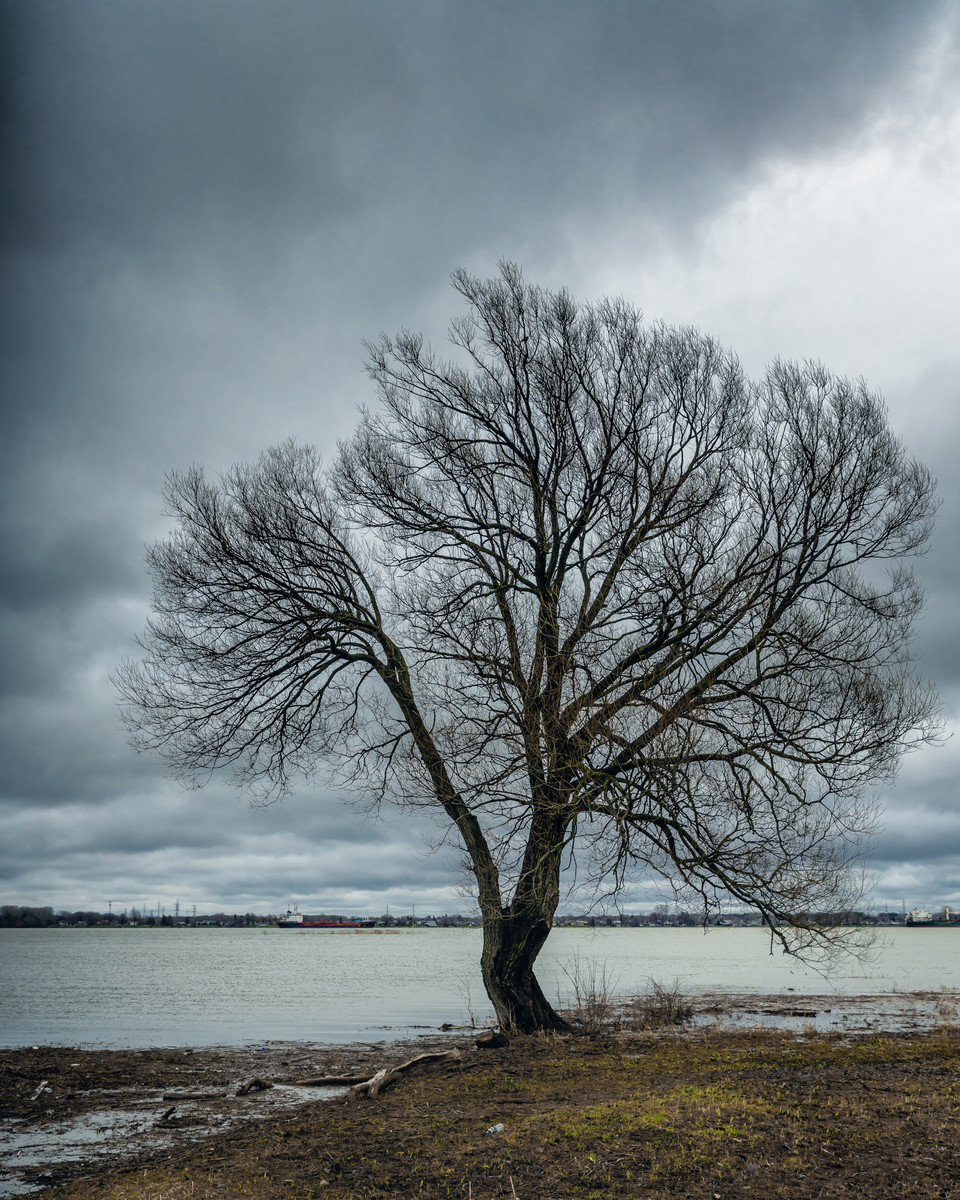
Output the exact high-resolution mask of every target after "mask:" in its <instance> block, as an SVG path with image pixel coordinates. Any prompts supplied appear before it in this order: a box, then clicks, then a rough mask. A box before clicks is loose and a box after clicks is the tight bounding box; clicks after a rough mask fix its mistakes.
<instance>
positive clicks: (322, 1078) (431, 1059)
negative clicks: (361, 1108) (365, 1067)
mask: <svg viewBox="0 0 960 1200" xmlns="http://www.w3.org/2000/svg"><path fill="white" fill-rule="evenodd" d="M461 1057H462V1056H461V1054H460V1051H459V1050H438V1051H436V1052H434V1053H431V1054H418V1055H417V1056H416V1058H411V1059H408V1060H407V1062H405V1063H400V1064H399V1065H398V1066H396V1067H383V1068H382V1069H381V1070H379V1071H377V1072H376V1074H375V1075H372V1076H370V1077H369V1078H368V1077H367V1076H366V1075H318V1076H316V1077H314V1078H311V1079H296V1080H294V1084H295V1086H297V1087H348V1088H349V1089H350V1091H349V1092H348V1093H347V1097H348V1099H351V1100H353V1099H356V1098H357V1097H358V1096H371V1097H372V1096H378V1095H379V1094H380V1092H382V1091H383V1090H384V1089H385V1088H388V1087H389V1086H390V1085H391V1084H392V1083H396V1081H397V1080H398V1079H399V1078H400V1077H401V1076H402V1075H405V1074H406V1073H407V1072H408V1071H410V1070H412V1069H413V1068H414V1067H416V1066H426V1065H427V1063H440V1062H460V1060H461Z"/></svg>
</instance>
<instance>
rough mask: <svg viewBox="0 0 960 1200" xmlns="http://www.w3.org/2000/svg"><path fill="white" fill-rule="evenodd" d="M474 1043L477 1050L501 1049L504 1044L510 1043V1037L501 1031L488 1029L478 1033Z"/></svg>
mask: <svg viewBox="0 0 960 1200" xmlns="http://www.w3.org/2000/svg"><path fill="white" fill-rule="evenodd" d="M475 1044H476V1046H477V1049H478V1050H502V1049H503V1047H504V1046H509V1045H510V1039H509V1038H507V1037H506V1036H505V1035H504V1034H502V1033H497V1031H496V1030H495V1029H488V1030H486V1031H485V1032H484V1033H481V1034H478V1036H477V1040H476V1043H475Z"/></svg>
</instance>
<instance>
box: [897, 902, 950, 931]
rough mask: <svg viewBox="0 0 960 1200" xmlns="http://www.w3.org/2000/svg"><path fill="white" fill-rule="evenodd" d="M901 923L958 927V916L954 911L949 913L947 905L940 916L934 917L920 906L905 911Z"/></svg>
mask: <svg viewBox="0 0 960 1200" xmlns="http://www.w3.org/2000/svg"><path fill="white" fill-rule="evenodd" d="M903 923H904V925H907V926H917V925H927V926H930V925H933V926H939V927H941V928H942V927H943V926H944V925H949V926H951V927H954V926H955V927H956V928H957V929H960V918H958V917H957V914H956V913H951V911H950V908H949V906H946V907H944V910H943V916H942V917H935V916H934V915H933V913H929V912H925V911H924V910H923V909H922V908H915V909H914V910H913V911H912V912H909V913H907V915H906V917H905V918H904V922H903Z"/></svg>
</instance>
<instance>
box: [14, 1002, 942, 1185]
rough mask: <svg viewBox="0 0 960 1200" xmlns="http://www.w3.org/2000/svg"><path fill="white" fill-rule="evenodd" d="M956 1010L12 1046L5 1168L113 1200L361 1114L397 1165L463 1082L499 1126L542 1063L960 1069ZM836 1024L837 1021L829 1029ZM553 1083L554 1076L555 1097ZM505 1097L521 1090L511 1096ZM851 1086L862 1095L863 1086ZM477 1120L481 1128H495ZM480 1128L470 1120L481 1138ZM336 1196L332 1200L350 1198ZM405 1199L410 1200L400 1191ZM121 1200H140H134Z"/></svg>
mask: <svg viewBox="0 0 960 1200" xmlns="http://www.w3.org/2000/svg"><path fill="white" fill-rule="evenodd" d="M701 1000H702V1001H703V1002H702V1003H701V1002H700V1001H701ZM814 1001H816V1003H814ZM957 1001H958V997H957V995H956V993H936V994H932V993H912V994H911V993H899V994H896V995H895V996H891V995H889V994H882V995H865V996H860V997H847V996H843V997H838V996H835V995H823V996H820V997H811V996H807V995H797V994H791V993H785V994H780V995H776V996H771V995H766V994H762V995H761V994H743V993H740V994H738V995H736V996H729V995H720V994H717V993H714V994H712V995H711V996H709V997H703V998H698V1003H697V1005H696V1012H695V1014H694V1016H693V1018H692V1019H691V1020H690V1021H689V1022H688V1023H687V1024H685V1025H684V1026H682V1027H676V1026H671V1027H668V1028H666V1029H643V1030H639V1029H636V1028H631V1027H630V1009H629V1005H625V1006H624V1007H623V1008H622V1009H621V1010H620V1012H619V1014H618V1017H617V1020H618V1021H619V1023H620V1025H621V1028H620V1029H619V1030H612V1029H611V1030H608V1031H606V1032H604V1031H601V1032H600V1033H599V1035H598V1036H595V1037H593V1038H585V1037H575V1038H570V1037H564V1038H557V1037H545V1038H525V1039H516V1040H515V1041H514V1043H513V1044H512V1045H511V1046H510V1047H509V1048H508V1049H507V1050H505V1051H494V1052H491V1051H483V1050H477V1049H476V1048H475V1046H474V1042H475V1038H476V1035H477V1033H478V1032H479V1029H452V1028H451V1029H446V1030H440V1029H433V1030H430V1031H429V1032H425V1033H421V1034H418V1035H416V1036H414V1037H409V1038H404V1039H395V1040H379V1041H363V1042H352V1043H313V1042H304V1041H290V1042H279V1041H276V1042H267V1043H263V1044H261V1045H246V1046H229V1045H219V1046H217V1045H214V1046H196V1047H178V1048H174V1047H166V1048H163V1047H160V1048H158V1047H154V1048H139V1049H105V1048H89V1047H77V1046H38V1047H36V1048H28V1047H20V1048H7V1049H3V1050H0V1153H2V1160H3V1169H2V1173H0V1196H17V1195H27V1194H31V1192H32V1191H33V1190H34V1189H36V1188H37V1187H40V1188H42V1189H46V1188H49V1187H52V1186H54V1185H60V1184H62V1185H68V1184H69V1185H71V1186H72V1187H73V1188H74V1189H79V1190H73V1191H69V1194H70V1195H71V1196H85V1195H89V1196H91V1197H92V1196H94V1195H98V1196H99V1195H100V1192H99V1191H95V1190H90V1191H88V1192H85V1191H84V1188H86V1187H87V1186H88V1185H87V1184H84V1183H83V1182H81V1181H82V1180H83V1179H88V1180H90V1183H89V1187H90V1188H95V1187H97V1188H98V1187H99V1186H100V1184H99V1183H98V1182H97V1181H102V1180H103V1179H106V1178H110V1179H113V1178H114V1177H115V1176H116V1177H117V1178H120V1175H124V1173H127V1174H129V1172H131V1171H134V1170H136V1171H141V1172H142V1171H148V1172H149V1171H151V1170H158V1171H160V1173H161V1174H163V1173H164V1172H165V1171H166V1172H168V1171H169V1170H173V1168H172V1167H168V1166H166V1165H164V1164H169V1163H183V1162H187V1161H191V1162H192V1161H197V1162H201V1161H205V1159H206V1158H208V1157H209V1156H210V1155H211V1154H213V1155H215V1156H219V1157H220V1158H222V1157H223V1156H224V1155H226V1159H227V1160H229V1161H234V1160H235V1162H234V1166H237V1169H239V1166H238V1164H240V1163H241V1162H242V1161H243V1156H244V1155H245V1154H246V1153H247V1150H246V1149H245V1147H247V1146H248V1145H250V1144H253V1143H254V1142H256V1140H257V1138H258V1137H260V1136H261V1135H262V1136H266V1133H267V1131H268V1130H269V1129H279V1128H280V1127H281V1126H283V1127H285V1126H286V1125H287V1124H289V1123H291V1122H292V1123H293V1125H295V1126H296V1125H297V1123H298V1122H299V1123H300V1126H303V1127H304V1128H306V1127H309V1128H311V1129H314V1130H315V1132H316V1134H317V1136H321V1135H322V1137H323V1138H327V1137H328V1135H330V1130H329V1129H328V1126H329V1125H330V1122H331V1121H332V1122H334V1124H335V1123H336V1122H337V1121H339V1120H341V1119H348V1118H349V1120H350V1121H352V1120H353V1119H354V1115H357V1114H359V1115H362V1116H363V1117H364V1119H365V1120H369V1121H370V1122H373V1125H372V1126H371V1129H374V1132H373V1133H371V1134H370V1137H372V1138H373V1139H374V1141H377V1143H378V1153H382V1154H383V1155H388V1154H390V1153H392V1151H391V1150H390V1148H389V1146H386V1145H382V1144H380V1143H379V1139H380V1138H381V1137H385V1136H387V1133H386V1132H385V1131H384V1130H381V1129H380V1128H379V1126H377V1122H378V1121H382V1120H386V1119H387V1117H388V1116H389V1119H390V1120H391V1121H392V1120H394V1119H395V1118H397V1116H398V1114H404V1113H405V1114H406V1117H407V1118H409V1115H410V1106H411V1104H412V1105H413V1108H414V1109H416V1110H418V1111H421V1113H422V1112H423V1105H424V1103H428V1104H430V1105H432V1112H431V1119H432V1120H441V1119H442V1120H448V1119H449V1120H452V1119H454V1117H455V1116H456V1114H460V1116H461V1118H462V1115H463V1113H464V1112H465V1111H468V1110H469V1109H470V1105H469V1104H466V1102H465V1100H464V1096H463V1094H462V1091H461V1090H460V1089H459V1087H457V1086H455V1078H456V1077H458V1076H462V1077H463V1078H466V1079H467V1080H468V1082H469V1083H470V1085H471V1087H472V1086H474V1085H475V1084H477V1083H478V1081H480V1080H482V1081H484V1083H483V1086H482V1087H481V1089H480V1092H479V1093H478V1094H477V1096H475V1097H473V1100H472V1103H473V1106H474V1107H476V1106H477V1104H480V1106H481V1108H483V1103H484V1102H485V1101H486V1100H487V1099H488V1100H489V1114H490V1115H491V1116H492V1117H497V1119H498V1120H499V1117H500V1116H502V1115H503V1114H504V1112H506V1113H518V1112H519V1111H520V1110H519V1108H517V1107H516V1104H515V1098H514V1095H513V1088H514V1086H515V1085H514V1083H511V1082H510V1081H511V1079H516V1078H519V1077H529V1078H530V1079H535V1078H536V1076H537V1075H538V1074H539V1073H540V1072H541V1070H542V1067H541V1065H540V1064H543V1063H544V1062H545V1061H547V1060H549V1061H550V1062H551V1063H552V1065H553V1068H554V1071H553V1073H554V1074H555V1075H557V1076H558V1077H560V1076H562V1075H563V1074H564V1073H565V1072H568V1071H569V1070H571V1069H572V1065H577V1064H579V1066H578V1069H580V1067H581V1066H582V1067H583V1070H584V1071H586V1072H587V1074H588V1075H589V1073H590V1070H592V1069H593V1066H595V1065H596V1064H593V1066H591V1064H592V1063H593V1059H592V1058H591V1056H594V1057H597V1056H598V1055H599V1054H600V1048H605V1049H603V1053H604V1054H607V1056H608V1057H609V1056H611V1055H612V1056H614V1057H616V1058H617V1061H618V1063H619V1064H620V1065H619V1067H618V1069H617V1070H618V1074H616V1075H615V1076H609V1075H605V1076H604V1080H605V1083H604V1086H605V1088H607V1089H609V1088H615V1087H616V1086H618V1085H619V1080H620V1076H621V1075H622V1074H623V1071H624V1065H626V1067H627V1068H628V1069H629V1068H631V1064H632V1063H634V1062H635V1061H638V1062H642V1061H644V1060H645V1059H647V1058H650V1059H654V1058H657V1057H658V1056H660V1057H664V1056H665V1057H667V1058H670V1056H671V1055H672V1056H673V1057H675V1058H679V1059H685V1057H686V1058H691V1063H689V1064H688V1066H687V1068H686V1069H688V1070H691V1071H692V1070H694V1069H695V1065H694V1064H693V1062H692V1059H696V1058H697V1056H702V1055H703V1054H704V1053H705V1051H706V1050H710V1054H712V1055H713V1056H714V1057H716V1056H718V1055H719V1056H720V1057H724V1056H729V1055H733V1056H734V1057H737V1056H739V1058H738V1061H739V1059H740V1058H743V1057H744V1056H747V1057H749V1055H750V1054H761V1055H763V1054H768V1055H771V1056H772V1061H773V1062H774V1063H775V1064H777V1065H779V1064H780V1063H781V1062H782V1061H783V1056H784V1055H785V1054H788V1053H792V1052H793V1048H797V1049H798V1051H804V1052H805V1049H806V1048H810V1049H811V1050H812V1049H814V1048H817V1047H819V1048H820V1050H819V1051H818V1053H819V1054H820V1057H821V1058H822V1057H823V1055H824V1054H829V1055H832V1056H834V1057H836V1058H838V1059H840V1060H842V1059H843V1058H844V1056H847V1058H850V1057H851V1056H852V1060H851V1061H857V1055H858V1054H859V1053H860V1049H861V1048H863V1047H870V1046H873V1045H874V1044H875V1043H880V1044H882V1043H884V1042H885V1041H886V1042H889V1044H890V1045H892V1046H897V1045H899V1046H911V1047H914V1049H915V1050H916V1053H917V1054H918V1055H921V1057H922V1053H921V1051H922V1047H923V1046H924V1045H926V1044H929V1045H931V1046H935V1045H939V1042H940V1041H942V1040H943V1038H945V1037H947V1038H951V1037H952V1038H953V1041H952V1042H951V1043H950V1045H951V1047H952V1048H951V1051H950V1053H951V1054H952V1055H953V1061H954V1064H956V1061H957V1059H958V1057H960V1035H958V1034H957V1025H956V1022H957ZM826 1021H829V1022H831V1024H829V1025H827V1026H823V1023H824V1022H826ZM818 1022H819V1023H820V1026H818ZM821 1026H822V1027H821ZM881 1034H882V1035H883V1036H880V1035H881ZM451 1048H457V1049H460V1050H461V1052H462V1055H463V1059H464V1063H463V1065H462V1066H458V1067H457V1068H450V1069H449V1070H447V1069H436V1070H431V1069H427V1070H424V1072H423V1073H422V1075H421V1074H420V1073H415V1074H412V1075H411V1076H410V1077H409V1078H405V1079H404V1080H403V1081H401V1083H399V1084H398V1085H397V1086H396V1088H395V1089H393V1090H391V1091H390V1092H388V1093H386V1094H385V1095H384V1096H383V1097H379V1098H377V1099H376V1100H373V1101H359V1102H353V1103H351V1104H350V1105H348V1106H347V1107H346V1108H345V1107H344V1101H343V1097H344V1096H345V1093H346V1089H345V1088H340V1089H332V1088H330V1089H317V1088H304V1087H298V1086H297V1083H296V1081H297V1080H299V1079H303V1078H305V1077H307V1076H316V1075H332V1074H347V1073H354V1072H368V1073H369V1075H372V1074H373V1073H374V1072H375V1071H377V1070H379V1069H381V1068H383V1067H389V1066H393V1065H396V1064H398V1063H399V1062H401V1061H403V1060H404V1059H407V1058H409V1057H411V1055H415V1054H417V1053H423V1052H427V1051H434V1050H447V1049H451ZM918 1048H919V1049H918ZM691 1056H692V1057H691ZM708 1057H709V1055H708ZM698 1061H699V1060H698ZM583 1064H586V1066H583ZM696 1069H697V1070H702V1069H703V1068H701V1067H697V1068H696ZM604 1070H605V1071H607V1068H606V1067H604ZM709 1070H710V1071H713V1070H714V1068H713V1067H709ZM518 1071H520V1076H519V1077H518V1076H517V1072H518ZM464 1073H465V1074H464ZM955 1077H956V1069H955V1067H954V1078H955ZM250 1079H259V1080H262V1081H263V1082H264V1083H267V1084H269V1085H270V1086H269V1087H266V1088H264V1089H263V1090H254V1091H252V1092H248V1093H247V1094H246V1095H243V1096H238V1095H237V1094H236V1093H237V1090H238V1087H239V1086H240V1085H241V1084H242V1083H243V1082H244V1081H246V1080H250ZM549 1085H550V1081H549V1080H547V1081H546V1086H548V1087H549ZM531 1086H532V1085H531ZM584 1086H585V1087H586V1085H584ZM590 1086H594V1085H593V1084H592V1083H591V1085H590ZM691 1086H692V1085H691ZM697 1086H699V1085H697ZM842 1086H847V1085H846V1084H845V1083H844V1084H842ZM855 1086H856V1088H857V1089H861V1088H862V1086H863V1085H862V1084H861V1083H860V1082H857V1083H856V1085H855ZM445 1087H446V1088H447V1089H448V1091H446V1092H445V1091H444V1090H443V1089H444V1088H445ZM503 1087H507V1089H508V1090H507V1092H506V1093H505V1094H500V1092H501V1091H502V1088H503ZM850 1087H854V1083H853V1082H852V1081H851V1082H850ZM430 1089H434V1092H435V1093H436V1094H433V1095H432V1098H431V1099H430V1100H429V1101H426V1102H425V1101H424V1096H425V1095H427V1094H430ZM484 1089H486V1092H485V1091H484ZM534 1090H535V1089H534ZM487 1092H489V1097H487ZM585 1094H586V1093H585ZM498 1095H499V1099H498V1098H497V1097H498ZM857 1095H859V1091H858V1092H857ZM324 1101H327V1102H328V1103H323V1102H324ZM318 1102H319V1105H318ZM579 1102H580V1098H578V1096H577V1094H576V1093H575V1092H574V1093H571V1094H570V1095H569V1096H568V1095H567V1094H566V1093H565V1092H561V1095H560V1099H559V1100H550V1102H549V1104H550V1105H553V1106H554V1107H555V1106H557V1105H560V1106H561V1107H562V1106H563V1105H564V1104H568V1105H573V1107H574V1108H575V1109H576V1108H577V1106H578V1104H579ZM957 1102H960V1096H958V1097H957V1099H956V1101H955V1103H957ZM543 1104H544V1101H543V1099H542V1098H541V1097H540V1096H539V1094H537V1097H536V1098H535V1099H534V1100H532V1101H531V1105H530V1119H531V1120H532V1119H533V1118H534V1117H535V1116H536V1114H537V1113H542V1112H544V1111H547V1110H546V1109H544V1107H543ZM504 1106H506V1107H504ZM548 1107H549V1106H548ZM483 1111H487V1110H486V1109H485V1108H483ZM444 1114H446V1115H444ZM498 1114H499V1116H498ZM405 1119H406V1118H405ZM951 1119H952V1118H951ZM477 1120H478V1121H479V1122H480V1123H481V1124H482V1121H483V1120H486V1117H484V1116H481V1117H478V1118H477ZM304 1122H306V1125H305V1126H304V1125H303V1123H304ZM489 1123H490V1124H491V1125H493V1124H495V1123H496V1121H494V1120H493V1119H491V1120H490V1122H489ZM474 1124H476V1122H472V1123H471V1126H470V1127H471V1129H472V1128H473V1125H474ZM298 1127H299V1126H298ZM374 1127H375V1128H374ZM391 1128H393V1126H391ZM484 1128H486V1127H484ZM951 1128H952V1129H953V1132H954V1134H956V1133H957V1131H958V1130H960V1125H958V1123H957V1122H955V1121H954V1122H953V1125H952V1127H951ZM377 1130H379V1131H377ZM481 1132H482V1131H481ZM284 1136H285V1135H284ZM598 1136H599V1137H600V1140H601V1142H602V1141H603V1137H604V1136H605V1135H604V1134H602V1133H598ZM483 1145H486V1143H483ZM544 1153H546V1150H544ZM958 1157H960V1147H958ZM204 1169H206V1168H204ZM117 1172H119V1173H120V1175H117ZM68 1190H69V1189H68ZM186 1194H187V1193H186V1192H184V1195H186ZM191 1194H192V1193H191ZM220 1194H221V1195H222V1194H223V1192H222V1191H221V1192H220ZM227 1194H228V1195H229V1194H232V1193H230V1192H229V1191H228V1192H227ZM238 1194H239V1193H238ZM256 1194H257V1195H259V1193H256ZM262 1194H263V1195H264V1196H267V1195H273V1194H274V1193H273V1192H270V1191H266V1192H263V1193H262ZM276 1194H277V1195H280V1194H283V1195H286V1194H287V1193H285V1192H283V1193H281V1192H277V1193H276ZM310 1194H313V1193H310ZM324 1194H325V1195H327V1196H329V1197H331V1198H332V1197H333V1196H334V1195H335V1194H338V1193H333V1192H328V1191H325V1193H324ZM353 1194H354V1193H352V1192H346V1193H344V1195H350V1196H352V1195H353ZM356 1194H357V1195H361V1194H363V1195H366V1194H367V1193H360V1192H357V1193H356ZM369 1194H370V1195H371V1196H373V1195H380V1194H381V1193H379V1192H370V1193H369ZM382 1194H384V1195H392V1194H393V1193H391V1192H389V1191H388V1192H384V1193H382ZM396 1194H397V1195H402V1194H403V1192H402V1191H400V1190H398V1191H397V1193H396ZM438 1194H443V1193H438ZM472 1194H473V1195H474V1196H476V1197H478V1200H479V1198H480V1197H482V1196H484V1195H485V1193H483V1192H482V1191H480V1192H478V1191H476V1190H474V1191H473V1193H472ZM500 1194H502V1195H505V1196H509V1195H510V1192H509V1191H503V1192H490V1193H489V1195H490V1196H493V1195H500ZM565 1194H566V1193H557V1195H565ZM670 1194H671V1193H669V1192H664V1193H663V1195H665V1196H666V1195H670ZM791 1194H794V1193H791ZM795 1194H797V1195H802V1194H803V1193H802V1192H797V1193H795ZM824 1194H825V1195H828V1194H830V1193H824ZM867 1194H869V1193H867ZM917 1194H918V1195H920V1194H923V1193H917ZM117 1195H118V1196H120V1195H126V1193H124V1192H122V1191H121V1192H118V1193H117ZM130 1195H131V1196H136V1197H138V1200H139V1197H140V1196H143V1197H146V1196H147V1195H148V1193H147V1192H141V1193H138V1192H130ZM530 1195H533V1196H536V1195H537V1193H530V1192H529V1191H528V1192H527V1193H521V1196H522V1200H528V1196H530ZM545 1195H550V1194H549V1193H545ZM723 1195H724V1198H725V1200H726V1196H727V1193H726V1192H724V1193H723ZM158 1196H159V1193H158ZM163 1196H164V1200H174V1198H175V1193H173V1192H169V1191H167V1192H164V1193H163ZM551 1200H553V1197H552V1195H551Z"/></svg>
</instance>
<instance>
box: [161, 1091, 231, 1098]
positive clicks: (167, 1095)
mask: <svg viewBox="0 0 960 1200" xmlns="http://www.w3.org/2000/svg"><path fill="white" fill-rule="evenodd" d="M226 1094H227V1093H226V1092H164V1093H163V1095H162V1096H161V1097H160V1099H161V1100H222V1099H223V1098H224V1096H225V1095H226Z"/></svg>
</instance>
